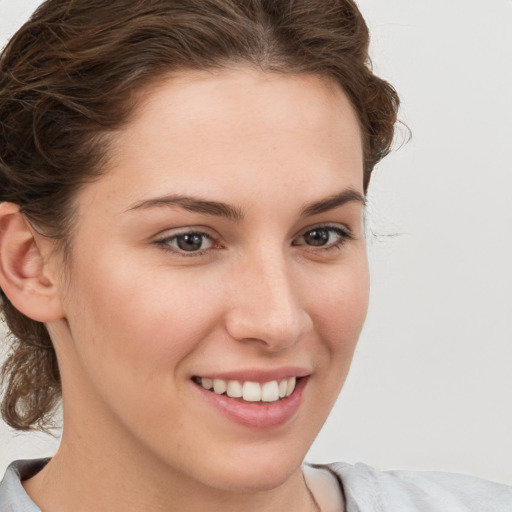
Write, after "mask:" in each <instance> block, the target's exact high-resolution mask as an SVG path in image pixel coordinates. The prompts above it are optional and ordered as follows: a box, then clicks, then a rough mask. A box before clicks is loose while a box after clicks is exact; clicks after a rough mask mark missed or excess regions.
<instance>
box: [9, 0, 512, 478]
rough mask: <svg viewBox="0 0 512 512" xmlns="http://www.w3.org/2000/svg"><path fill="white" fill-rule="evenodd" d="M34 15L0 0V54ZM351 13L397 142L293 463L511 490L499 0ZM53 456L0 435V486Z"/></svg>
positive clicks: (511, 332)
mask: <svg viewBox="0 0 512 512" xmlns="http://www.w3.org/2000/svg"><path fill="white" fill-rule="evenodd" d="M37 4H38V2H37V1H36V0H0V44H1V45H3V44H4V42H5V40H6V39H7V37H8V36H9V35H10V34H12V33H13V32H14V31H15V30H16V28H17V27H18V26H19V25H20V24H21V23H22V22H23V21H24V20H25V19H26V17H27V16H28V15H29V13H30V12H31V11H32V10H33V9H34V8H35V6H36V5H37ZM359 4H360V7H361V10H362V11H363V14H364V15H365V17H366V19H367V21H368V23H369V26H370V30H371V32H372V55H373V61H374V65H375V70H376V72H377V73H378V74H380V75H381V76H383V77H384V78H386V79H387V80H389V81H390V82H391V83H393V84H394V85H395V87H396V88H397V90H398V91H399V93H400V96H401V97H402V102H403V109H402V113H401V118H402V120H404V121H405V122H406V123H407V124H408V126H409V127H410V128H411V130H412V132H413V139H412V140H411V142H409V143H408V144H407V145H406V146H405V147H403V148H402V149H400V150H399V151H397V152H395V153H394V154H392V155H390V156H389V157H388V158H387V159H386V160H385V161H384V162H383V163H381V164H380V165H379V166H378V168H377V170H376V173H375V177H374V182H373V189H372V190H371V193H370V205H369V226H370V228H371V229H372V230H373V231H375V232H376V233H377V236H375V237H373V236H371V235H369V253H370V259H371V265H372V299H371V305H370V312H369V316H368V321H367V325H366V327H365V330H364V332H363V335H362V337H361V340H360V345H359V347H358V350H357V352H356V356H355V359H354V364H353V367H352V371H351V374H350V376H349V379H348V381H347V383H346V385H345V388H344V390H343V392H342V394H341V398H340V400H339V401H338V404H337V406H336V407H335V409H334V411H333V412H332V414H331V416H330V418H329V420H328V422H327V424H326V426H325V428H324V430H323V431H322V433H321V434H320V436H319V438H318V439H317V441H316V442H315V444H314V445H313V447H312V449H311V452H310V454H309V460H311V461H318V462H328V461H332V460H345V461H348V462H356V461H364V462H366V463H368V464H370V465H374V466H376V467H378V468H382V469H384V468H390V469H391V468H403V469H426V470H432V469H435V470H445V471H457V472H463V473H469V474H474V475H477V476H481V477H485V478H490V479H493V480H499V481H504V482H509V483H512V319H511V317H512V263H511V262H512V150H511V147H512V146H511V143H512V64H511V63H512V52H511V49H512V1H511V0H489V1H487V2H482V1H481V0H386V1H382V0H361V1H360V2H359ZM389 235H397V236H389ZM56 446H57V440H55V439H51V438H45V437H44V436H37V435H29V436H26V435H23V436H14V435H13V434H12V432H10V431H9V430H8V429H7V428H6V427H4V426H1V425H0V475H1V474H2V473H3V471H4V469H5V467H6V466H7V464H8V463H9V462H10V461H11V460H13V459H14V458H22V457H35V456H39V455H41V454H44V455H47V454H51V453H52V452H53V451H54V450H55V448H56Z"/></svg>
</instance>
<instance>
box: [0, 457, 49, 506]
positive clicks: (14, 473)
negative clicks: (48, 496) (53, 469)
mask: <svg viewBox="0 0 512 512" xmlns="http://www.w3.org/2000/svg"><path fill="white" fill-rule="evenodd" d="M48 460H49V459H34V460H17V461H16V462H13V463H12V464H11V465H10V466H9V467H8V468H7V470H6V472H5V475H4V477H3V479H2V481H1V482H0V511H1V512H41V511H40V509H39V507H37V506H36V505H35V504H34V502H33V501H32V500H31V499H30V498H29V496H28V494H27V493H26V492H25V489H24V488H23V485H22V484H21V482H22V480H25V479H26V478H30V477H31V476H32V475H35V474H36V473H37V472H39V471H40V470H41V469H42V468H43V467H44V465H45V464H46V463H47V462H48Z"/></svg>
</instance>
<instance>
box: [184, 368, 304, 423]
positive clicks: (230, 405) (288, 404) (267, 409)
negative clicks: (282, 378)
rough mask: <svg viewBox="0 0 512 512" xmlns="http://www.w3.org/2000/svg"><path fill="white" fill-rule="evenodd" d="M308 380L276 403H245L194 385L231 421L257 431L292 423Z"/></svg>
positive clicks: (302, 381) (299, 382) (301, 381)
mask: <svg viewBox="0 0 512 512" xmlns="http://www.w3.org/2000/svg"><path fill="white" fill-rule="evenodd" d="M307 380H308V378H307V377H303V378H301V379H299V380H298V381H297V384H296V386H295V389H294V391H293V393H292V394H291V395H290V396H288V397H286V398H282V399H280V400H277V401H276V402H243V401H241V400H235V399H234V398H230V397H229V396H227V395H218V394H217V393H215V392H213V391H208V390H206V389H204V388H202V387H201V386H199V385H197V384H195V383H192V384H193V386H194V387H195V388H197V390H198V391H199V392H200V393H201V396H203V398H204V399H205V400H206V401H207V402H208V403H209V404H210V405H212V406H213V407H215V408H216V409H217V410H218V411H220V412H221V413H222V414H223V415H224V416H226V417H227V418H228V419H230V420H231V421H234V422H235V423H238V424H239V425H243V426H245V427H250V428H256V429H268V428H275V427H278V426H280V425H283V424H285V423H287V422H288V421H290V420H291V419H292V418H293V417H294V416H295V414H296V413H297V411H298V409H299V407H300V404H301V400H302V392H303V390H304V388H305V386H306V383H307Z"/></svg>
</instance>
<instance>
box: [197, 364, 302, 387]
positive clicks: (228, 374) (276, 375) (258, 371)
mask: <svg viewBox="0 0 512 512" xmlns="http://www.w3.org/2000/svg"><path fill="white" fill-rule="evenodd" d="M310 374H311V371H310V370H308V369H307V368H304V367H299V366H283V367H280V368H246V369H238V370H228V371H222V372H212V373H210V372H207V373H198V374H195V375H194V376H195V377H203V378H207V379H220V380H226V381H229V380H238V381H240V382H247V381H250V382H260V383H262V382H270V381H272V380H283V379H289V378H290V377H306V376H308V375H310Z"/></svg>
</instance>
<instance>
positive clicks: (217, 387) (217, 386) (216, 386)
mask: <svg viewBox="0 0 512 512" xmlns="http://www.w3.org/2000/svg"><path fill="white" fill-rule="evenodd" d="M226 388H227V385H226V381H225V380H220V379H213V391H215V393H217V394H218V395H222V393H225V392H226Z"/></svg>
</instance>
